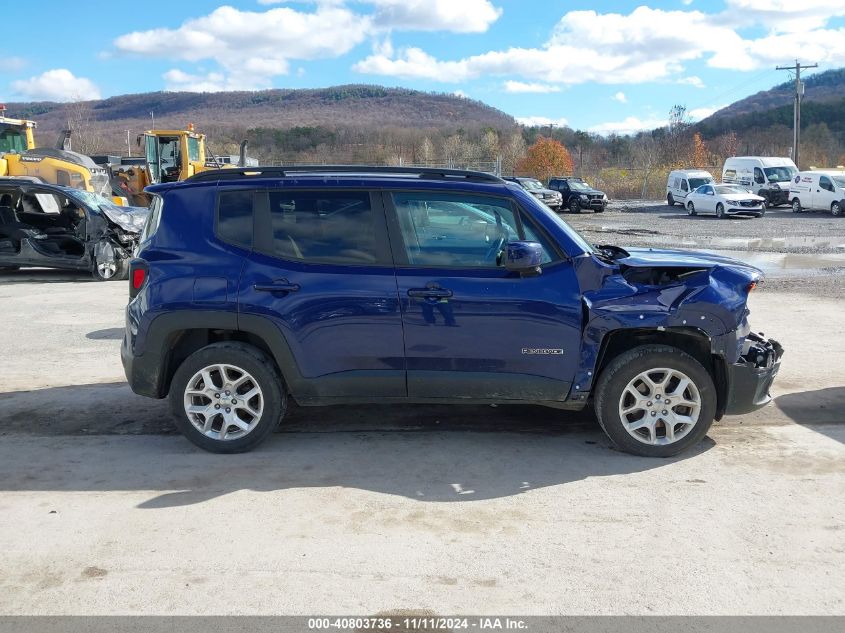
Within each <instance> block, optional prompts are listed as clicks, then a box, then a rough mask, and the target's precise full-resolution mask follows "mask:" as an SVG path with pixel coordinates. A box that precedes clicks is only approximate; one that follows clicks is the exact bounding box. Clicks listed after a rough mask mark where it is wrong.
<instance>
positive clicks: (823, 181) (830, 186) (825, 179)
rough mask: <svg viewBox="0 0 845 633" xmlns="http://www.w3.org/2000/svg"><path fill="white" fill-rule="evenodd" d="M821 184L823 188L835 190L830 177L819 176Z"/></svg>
mask: <svg viewBox="0 0 845 633" xmlns="http://www.w3.org/2000/svg"><path fill="white" fill-rule="evenodd" d="M819 184H820V185H821V188H822V189H827V190H828V191H833V183H832V182H830V178H828V177H827V176H822V177H821V178H819Z"/></svg>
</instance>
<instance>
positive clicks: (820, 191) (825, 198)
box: [813, 176, 838, 211]
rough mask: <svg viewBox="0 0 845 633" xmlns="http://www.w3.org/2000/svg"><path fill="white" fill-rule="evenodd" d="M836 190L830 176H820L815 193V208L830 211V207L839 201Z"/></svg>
mask: <svg viewBox="0 0 845 633" xmlns="http://www.w3.org/2000/svg"><path fill="white" fill-rule="evenodd" d="M837 199H838V198H837V196H836V188H835V187H834V186H833V181H832V180H831V179H830V178H829V177H828V176H819V182H818V184H817V185H816V187H815V188H814V191H813V208H814V209H825V210H828V211H829V210H830V205H832V204H833V202H834V200H837Z"/></svg>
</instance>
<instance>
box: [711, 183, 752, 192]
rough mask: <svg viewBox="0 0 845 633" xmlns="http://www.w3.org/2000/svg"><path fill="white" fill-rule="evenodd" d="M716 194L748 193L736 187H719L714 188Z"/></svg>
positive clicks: (746, 190) (742, 188)
mask: <svg viewBox="0 0 845 633" xmlns="http://www.w3.org/2000/svg"><path fill="white" fill-rule="evenodd" d="M716 193H750V192H749V191H748V189H745V188H744V187H738V186H737V185H719V186H717V187H716Z"/></svg>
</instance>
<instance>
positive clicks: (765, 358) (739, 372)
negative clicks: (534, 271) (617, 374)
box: [570, 247, 783, 419]
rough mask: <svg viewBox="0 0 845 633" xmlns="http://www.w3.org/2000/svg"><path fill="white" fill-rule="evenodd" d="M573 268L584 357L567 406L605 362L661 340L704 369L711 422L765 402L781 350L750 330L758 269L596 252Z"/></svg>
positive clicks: (582, 396)
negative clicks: (713, 411) (711, 387)
mask: <svg viewBox="0 0 845 633" xmlns="http://www.w3.org/2000/svg"><path fill="white" fill-rule="evenodd" d="M602 251H603V252H602V253H600V255H599V256H592V257H585V258H583V260H582V261H577V262H576V273H577V274H578V277H579V281H580V282H581V288H582V296H583V311H584V315H583V322H584V330H583V337H584V340H583V341H582V346H581V349H582V358H581V362H580V367H579V374H578V376H576V381H575V383H574V388H573V392H572V393H571V394H570V398H571V399H573V400H586V398H587V397H589V393H590V391H591V389H592V385H593V381H594V379H595V373H596V371H597V369H598V368H599V367H601V366H602V361H603V357H606V356H608V355H612V354H613V352H614V349H618V348H620V347H630V345H631V343H632V342H633V343H634V344H640V343H639V341H643V342H655V341H661V340H662V341H666V342H667V343H668V344H673V345H676V346H678V347H681V348H682V349H687V350H689V351H690V352H691V353H694V354H695V355H696V356H697V357H698V358H699V359H701V360H702V361H704V362H705V363H709V365H710V367H709V369H710V370H711V371H712V374H713V378H714V383H715V384H716V387H717V390H718V392H719V393H718V396H719V397H718V400H719V406H718V411H717V416H716V417H717V419H718V418H720V417H721V416H722V415H723V414H726V413H727V414H742V413H747V412H749V411H753V410H754V409H757V408H759V407H761V406H763V405H765V404H766V403H768V402H769V400H771V397H770V395H769V390H770V387H771V385H772V382H773V380H774V377H775V376H776V375H777V372H778V369H779V368H780V359H781V356H782V355H783V347H782V346H781V345H780V344H779V343H778V342H777V341H774V340H770V339H769V340H767V339H766V338H765V337H764V336H763V335H762V334H759V335H758V334H754V333H753V332H751V330H750V327H749V325H748V320H747V317H748V314H749V310H748V307H747V300H748V294H749V293H750V292H751V291H752V290H753V289H754V288H755V287H756V285H757V284H758V283H760V282H761V281H762V278H763V274H762V272H761V271H760V270H758V269H757V268H754V267H753V266H749V265H747V264H744V263H743V262H740V261H737V260H734V259H730V258H727V257H722V256H719V255H711V254H706V253H694V252H686V251H678V250H662V249H628V250H623V249H620V248H618V247H602Z"/></svg>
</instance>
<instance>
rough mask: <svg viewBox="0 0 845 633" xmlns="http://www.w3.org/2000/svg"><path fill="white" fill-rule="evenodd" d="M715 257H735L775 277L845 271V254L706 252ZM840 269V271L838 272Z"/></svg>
mask: <svg viewBox="0 0 845 633" xmlns="http://www.w3.org/2000/svg"><path fill="white" fill-rule="evenodd" d="M704 252H709V253H713V254H714V255H724V256H725V257H733V258H734V259H738V260H739V261H741V262H745V263H747V264H751V265H752V266H756V267H757V268H759V269H760V270H762V271H763V272H764V273H768V274H769V275H771V276H774V277H793V276H805V277H806V276H807V275H824V274H832V273H834V272H839V271H845V253H826V254H818V255H813V254H802V253H761V252H755V251H732V250H718V251H712V250H711V251H704ZM837 269H838V271H837Z"/></svg>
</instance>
